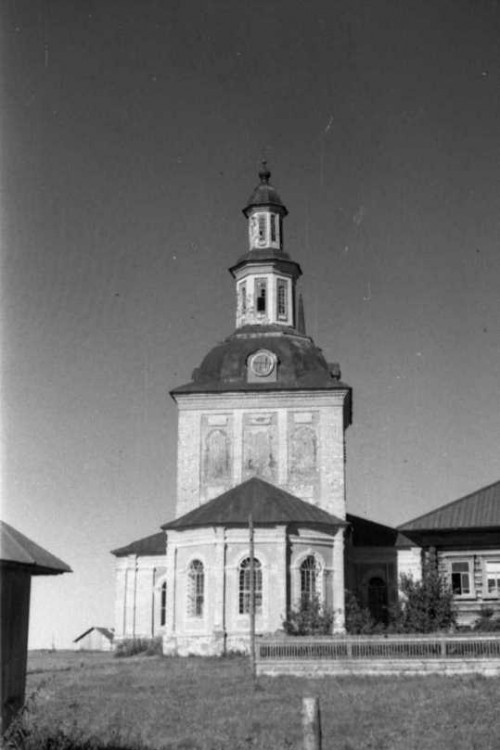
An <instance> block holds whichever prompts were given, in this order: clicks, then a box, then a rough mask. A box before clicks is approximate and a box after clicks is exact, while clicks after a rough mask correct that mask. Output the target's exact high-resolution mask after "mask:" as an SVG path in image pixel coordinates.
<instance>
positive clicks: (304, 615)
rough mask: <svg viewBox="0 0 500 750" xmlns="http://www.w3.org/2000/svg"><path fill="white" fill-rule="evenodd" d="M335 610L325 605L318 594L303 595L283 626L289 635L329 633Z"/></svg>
mask: <svg viewBox="0 0 500 750" xmlns="http://www.w3.org/2000/svg"><path fill="white" fill-rule="evenodd" d="M332 623H333V612H332V611H331V610H330V609H327V608H325V607H323V605H322V604H321V602H320V600H319V597H318V596H313V597H312V598H310V597H308V596H303V597H302V599H301V601H300V605H299V607H298V608H297V609H292V610H291V611H290V614H289V616H288V618H287V619H286V620H284V621H283V628H284V630H285V633H287V634H288V635H329V634H330V633H331V632H332Z"/></svg>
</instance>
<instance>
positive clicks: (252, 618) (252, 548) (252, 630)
mask: <svg viewBox="0 0 500 750" xmlns="http://www.w3.org/2000/svg"><path fill="white" fill-rule="evenodd" d="M248 531H249V535H250V662H251V668H252V677H253V679H254V680H255V677H256V668H255V559H254V555H255V545H254V532H253V518H252V514H251V513H250V515H249V516H248Z"/></svg>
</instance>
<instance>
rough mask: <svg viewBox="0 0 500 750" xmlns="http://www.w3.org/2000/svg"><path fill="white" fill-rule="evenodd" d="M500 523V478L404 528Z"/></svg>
mask: <svg viewBox="0 0 500 750" xmlns="http://www.w3.org/2000/svg"><path fill="white" fill-rule="evenodd" d="M492 527H500V482H495V483H494V484H490V485H488V486H487V487H482V488H481V489H480V490H477V491H476V492H472V493H471V494H470V495H466V496H465V497H461V498H459V499H458V500H453V501H452V502H451V503H447V504H446V505H442V506H441V507H440V508H437V509H436V510H433V511H430V513H425V514H424V515H422V516H418V517H417V518H414V519H413V520H412V521H407V522H406V523H403V524H401V526H399V527H398V528H399V529H400V530H401V531H441V530H445V529H474V528H475V529H487V528H492Z"/></svg>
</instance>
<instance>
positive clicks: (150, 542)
mask: <svg viewBox="0 0 500 750" xmlns="http://www.w3.org/2000/svg"><path fill="white" fill-rule="evenodd" d="M166 551H167V540H166V537H165V533H164V532H163V531H158V532H157V533H156V534H151V536H145V537H143V538H142V539H137V541H135V542H131V543H130V544H127V545H126V546H125V547H119V548H118V549H113V550H111V554H112V555H115V556H116V557H126V556H127V555H145V556H147V555H164V554H165V553H166Z"/></svg>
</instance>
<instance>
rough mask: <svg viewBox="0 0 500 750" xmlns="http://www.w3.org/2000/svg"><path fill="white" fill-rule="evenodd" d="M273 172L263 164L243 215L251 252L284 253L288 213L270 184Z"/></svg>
mask: <svg viewBox="0 0 500 750" xmlns="http://www.w3.org/2000/svg"><path fill="white" fill-rule="evenodd" d="M270 177H271V172H270V171H269V169H268V168H267V163H266V162H265V161H263V162H262V168H261V170H260V172H259V178H260V183H259V185H257V187H256V188H255V190H254V191H253V193H252V195H251V196H250V198H249V201H248V203H247V205H246V206H245V208H244V209H243V213H244V214H245V216H246V217H247V219H248V240H249V249H250V250H264V249H271V250H275V251H278V252H282V251H283V218H284V217H285V216H286V215H287V213H288V211H287V209H286V206H285V205H284V204H283V202H282V200H281V198H280V197H279V195H278V193H277V192H276V190H275V189H274V188H273V187H272V186H271V185H270V184H269V180H270Z"/></svg>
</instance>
